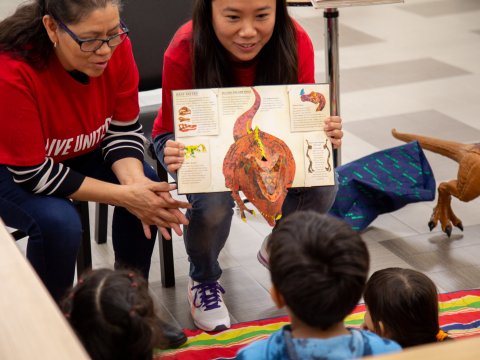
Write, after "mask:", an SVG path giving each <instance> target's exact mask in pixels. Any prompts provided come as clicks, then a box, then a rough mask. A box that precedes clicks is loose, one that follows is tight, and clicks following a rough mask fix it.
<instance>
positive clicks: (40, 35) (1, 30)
mask: <svg viewBox="0 0 480 360" xmlns="http://www.w3.org/2000/svg"><path fill="white" fill-rule="evenodd" d="M110 3H111V4H114V5H116V6H118V7H119V10H120V8H121V0H33V1H31V2H29V3H25V4H22V5H20V6H19V7H18V8H17V10H16V11H15V13H14V14H13V15H11V16H9V17H7V18H6V19H4V20H3V21H1V22H0V51H1V52H9V53H11V54H12V55H14V56H15V57H17V58H20V59H23V60H25V61H26V62H28V63H30V64H31V65H32V66H35V67H38V68H41V67H42V66H44V65H45V64H46V63H47V61H48V59H49V58H50V55H51V54H52V52H53V44H52V42H51V41H50V39H49V37H48V34H47V31H46V30H45V28H44V26H43V22H42V18H43V16H44V15H47V14H48V15H51V16H53V18H55V19H58V20H61V21H62V22H64V23H65V24H75V23H77V22H79V21H80V20H81V19H82V18H83V17H84V16H86V15H88V14H90V13H91V12H92V11H93V10H95V9H99V8H104V7H105V6H107V5H108V4H110Z"/></svg>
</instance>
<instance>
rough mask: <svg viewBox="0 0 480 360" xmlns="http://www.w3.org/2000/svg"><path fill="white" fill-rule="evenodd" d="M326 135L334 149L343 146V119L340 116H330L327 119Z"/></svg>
mask: <svg viewBox="0 0 480 360" xmlns="http://www.w3.org/2000/svg"><path fill="white" fill-rule="evenodd" d="M324 130H325V133H326V134H327V136H328V138H329V139H330V141H331V142H332V146H333V148H334V149H338V148H339V147H340V146H341V145H342V137H343V131H342V118H341V117H340V116H329V117H327V118H326V119H325V127H324Z"/></svg>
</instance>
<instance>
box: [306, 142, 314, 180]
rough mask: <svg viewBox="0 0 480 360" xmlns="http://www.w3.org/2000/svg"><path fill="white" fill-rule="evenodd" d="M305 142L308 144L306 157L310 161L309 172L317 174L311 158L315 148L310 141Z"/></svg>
mask: <svg viewBox="0 0 480 360" xmlns="http://www.w3.org/2000/svg"><path fill="white" fill-rule="evenodd" d="M305 141H306V143H307V152H306V153H305V155H306V156H307V159H308V169H307V171H308V172H309V173H313V172H315V169H314V168H313V161H312V158H311V157H310V151H312V149H313V146H312V145H311V144H310V143H309V142H308V140H305Z"/></svg>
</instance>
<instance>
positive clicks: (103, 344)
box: [60, 269, 162, 360]
mask: <svg viewBox="0 0 480 360" xmlns="http://www.w3.org/2000/svg"><path fill="white" fill-rule="evenodd" d="M60 308H61V309H62V311H63V312H64V315H65V317H66V318H67V320H68V321H69V323H70V325H71V326H72V328H73V329H74V330H75V333H76V334H77V336H78V338H79V339H80V341H81V342H82V344H83V346H84V347H85V349H86V350H87V352H88V354H89V355H90V357H91V358H92V359H93V360H108V359H116V360H128V359H139V360H151V359H152V352H153V348H154V345H155V344H156V343H157V340H158V339H159V337H160V336H162V330H161V328H160V326H159V322H158V318H157V316H156V315H155V307H154V303H153V300H152V298H151V296H150V294H149V292H148V284H147V281H146V280H145V279H144V278H143V277H142V276H141V275H140V274H139V273H138V272H136V271H133V270H111V269H95V270H92V271H90V272H87V273H86V274H83V275H82V277H80V279H79V281H78V283H77V285H75V286H74V287H73V288H72V289H71V290H70V291H69V292H68V293H67V295H66V297H65V299H64V300H63V301H62V302H61V303H60Z"/></svg>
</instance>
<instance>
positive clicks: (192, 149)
mask: <svg viewBox="0 0 480 360" xmlns="http://www.w3.org/2000/svg"><path fill="white" fill-rule="evenodd" d="M200 152H202V153H204V152H207V148H206V147H205V145H203V144H198V145H187V146H185V158H186V159H189V158H194V157H195V154H196V153H200Z"/></svg>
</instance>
